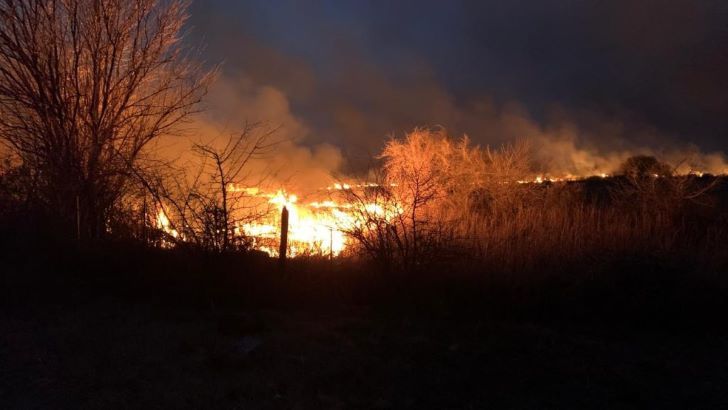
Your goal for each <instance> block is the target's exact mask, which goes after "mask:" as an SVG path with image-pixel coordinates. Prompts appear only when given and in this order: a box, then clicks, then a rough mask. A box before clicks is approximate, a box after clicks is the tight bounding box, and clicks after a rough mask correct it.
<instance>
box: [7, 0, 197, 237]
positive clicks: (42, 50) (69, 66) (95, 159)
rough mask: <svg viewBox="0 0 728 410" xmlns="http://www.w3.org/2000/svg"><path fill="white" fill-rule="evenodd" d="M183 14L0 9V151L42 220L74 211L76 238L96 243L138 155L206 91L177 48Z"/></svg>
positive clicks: (41, 4) (125, 5) (159, 1)
mask: <svg viewBox="0 0 728 410" xmlns="http://www.w3.org/2000/svg"><path fill="white" fill-rule="evenodd" d="M187 5H188V2H187V1H185V0H130V1H129V0H0V139H1V140H2V142H4V143H5V144H6V145H8V146H10V147H11V148H12V150H13V152H14V153H15V154H16V155H17V156H18V157H20V158H21V159H22V161H23V163H24V164H26V165H27V166H29V167H31V168H32V169H34V170H37V172H38V173H39V175H41V176H42V178H43V182H44V184H43V192H42V194H43V195H44V196H45V199H46V201H47V204H48V207H49V209H52V210H53V211H54V212H55V213H56V214H57V215H58V216H60V217H61V218H64V219H66V220H69V221H70V220H72V219H74V217H75V216H76V213H77V212H79V211H80V213H79V214H80V216H81V221H80V222H81V227H82V231H83V233H84V235H85V236H89V237H99V236H101V235H103V233H104V231H105V226H104V225H105V223H106V217H107V213H108V211H109V209H110V208H111V207H112V206H113V204H114V203H115V202H116V201H117V200H118V199H119V196H120V195H121V194H122V192H123V189H124V186H125V185H126V184H128V183H129V182H130V180H131V179H132V178H133V176H134V174H135V172H134V168H135V167H136V166H137V164H138V162H139V160H140V158H142V157H143V155H144V148H145V147H146V146H147V145H148V144H149V142H150V141H153V140H154V139H155V138H157V137H159V136H161V135H164V134H171V133H174V132H175V131H176V130H178V126H179V125H180V124H181V123H183V122H184V121H185V120H186V119H187V118H188V117H189V115H190V114H192V113H194V112H195V111H196V110H197V107H198V103H199V102H200V100H201V97H202V95H203V94H204V93H205V91H206V84H207V83H208V80H209V79H210V78H211V75H210V74H211V73H210V72H206V71H205V70H203V69H202V68H201V66H200V65H198V64H196V63H194V62H192V60H191V58H190V56H189V54H188V53H187V52H186V49H185V48H184V47H183V46H182V43H181V30H182V28H183V26H184V24H185V22H186V20H187V11H186V10H187ZM77 204H78V205H77ZM79 205H80V209H76V208H77V207H78V206H79Z"/></svg>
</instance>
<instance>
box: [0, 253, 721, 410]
mask: <svg viewBox="0 0 728 410" xmlns="http://www.w3.org/2000/svg"><path fill="white" fill-rule="evenodd" d="M120 264H121V261H116V262H115V263H114V264H112V265H120ZM41 265H42V264H41ZM28 266H29V267H28ZM28 266H26V267H25V268H22V269H20V270H17V269H16V270H17V271H16V273H17V274H18V275H20V276H19V277H23V278H26V280H21V281H20V282H22V283H19V282H17V281H13V280H6V282H5V284H6V285H9V286H6V287H5V289H3V295H4V300H3V301H2V303H0V307H1V308H2V310H1V311H0V408H2V409H59V408H60V409H63V408H69V409H79V408H100V409H112V408H190V409H216V408H221V409H235V408H240V409H268V408H270V409H279V408H280V409H297V408H298V409H311V408H313V409H318V408H362V409H364V408H381V409H386V408H393V409H394V408H412V409H420V408H437V409H445V408H465V409H468V408H554V409H561V408H680V409H684V408H725V407H726V405H728V332H726V331H725V330H724V329H725V322H724V319H722V318H721V319H715V320H713V319H707V320H706V317H705V315H703V316H701V318H700V320H696V321H695V322H693V321H692V320H691V319H690V317H688V318H687V320H680V321H679V323H672V321H671V320H670V318H669V317H668V318H667V320H665V318H658V317H656V316H655V319H656V320H657V319H661V320H657V321H658V322H659V323H660V324H659V325H656V326H653V325H652V323H651V321H650V320H644V318H642V319H641V320H639V321H631V320H629V317H627V316H620V317H623V318H624V319H625V320H624V321H622V320H620V319H619V317H617V320H614V318H613V319H612V320H609V321H603V320H601V319H597V318H594V319H590V315H582V316H580V317H578V318H577V319H570V320H564V321H558V320H556V321H554V320H545V319H543V317H540V318H539V316H538V315H531V318H529V316H528V315H526V316H523V317H518V318H517V317H511V318H509V317H507V315H501V316H493V315H488V314H487V312H486V311H484V312H483V314H481V313H480V312H472V311H471V312H464V311H462V310H457V309H453V310H449V309H444V310H443V309H430V310H420V309H419V308H418V307H417V305H415V306H410V307H409V308H406V309H392V310H389V309H387V308H381V307H377V305H376V304H371V303H370V304H361V303H339V302H332V303H329V304H326V305H320V306H315V307H311V308H308V307H307V303H310V302H306V301H305V300H304V301H303V302H302V303H299V304H297V305H295V306H293V305H291V306H282V305H277V306H273V307H263V306H262V305H263V304H259V303H256V304H254V305H249V306H246V304H244V303H242V304H238V303H225V304H220V303H212V304H210V303H207V301H208V299H210V300H213V299H215V298H214V297H213V298H207V299H206V297H201V298H200V301H201V302H200V303H198V302H190V303H187V302H188V300H187V297H188V296H187V295H194V294H195V292H194V291H191V290H190V289H187V290H184V291H179V292H171V293H170V292H164V291H162V288H161V287H159V286H160V284H159V283H157V284H156V285H152V284H146V285H144V287H145V289H146V290H145V291H144V292H141V291H140V290H139V289H136V290H133V291H129V290H127V291H123V292H108V291H103V290H102V289H104V288H107V287H109V286H111V285H110V284H109V283H106V284H98V283H97V284H96V285H93V286H86V285H83V286H82V285H79V286H75V285H73V283H76V282H74V281H73V280H71V279H68V277H67V276H64V275H65V274H62V273H60V272H59V273H58V278H61V279H57V280H56V281H55V282H53V281H49V283H46V284H45V285H44V286H40V285H38V286H39V287H42V289H43V291H42V292H36V291H35V286H36V285H34V283H35V282H34V281H33V280H30V279H27V278H28V277H32V275H31V274H30V273H29V272H30V270H32V269H36V268H37V266H36V267H34V266H35V265H33V264H30V265H28ZM29 269H30V270H29ZM59 269H60V268H59ZM124 269H127V267H125V266H117V270H124ZM174 271H175V272H176V271H178V269H175V270H174ZM53 273H54V274H55V273H56V272H53ZM116 274H118V272H116V273H115V275H116ZM76 279H77V278H76ZM76 279H74V280H76ZM165 280H167V279H165ZM307 280H309V279H307ZM309 281H310V280H309ZM133 282H137V279H134V280H133ZM69 284H70V285H69ZM10 285H11V286H10ZM84 286H86V287H84ZM296 287H297V288H298V287H300V286H298V285H297V286H296ZM155 289H156V291H158V294H159V296H158V297H157V296H155V295H156V294H155ZM322 289H323V290H320V291H321V293H322V294H323V293H325V292H329V290H331V291H332V292H333V289H329V288H325V287H324V288H322ZM199 292H200V293H202V294H204V295H207V296H209V295H210V294H212V293H210V292H211V291H210V290H209V289H207V290H200V291H199ZM261 292H263V291H262V290H253V291H251V292H250V293H249V294H248V297H251V298H252V296H253V295H254V294H255V293H261ZM142 293H143V295H141V294H142ZM329 293H331V292H329ZM140 295H141V296H140ZM228 296H229V295H228ZM191 297H192V296H190V298H191ZM308 297H309V298H318V297H317V296H316V294H313V296H311V295H309V296H308ZM220 300H222V299H220ZM310 304H312V305H314V304H313V303H310ZM223 305H224V306H223ZM255 305H257V306H255ZM271 305H274V304H271ZM507 307H508V306H501V308H502V309H506V308H507ZM483 309H487V308H485V307H483ZM666 315H672V313H666Z"/></svg>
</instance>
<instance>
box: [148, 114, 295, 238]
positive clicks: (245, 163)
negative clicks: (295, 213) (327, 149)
mask: <svg viewBox="0 0 728 410" xmlns="http://www.w3.org/2000/svg"><path fill="white" fill-rule="evenodd" d="M276 131H277V128H267V127H264V126H263V125H261V124H257V123H256V124H246V125H245V126H244V127H243V130H242V131H240V132H239V133H237V134H231V135H229V137H228V138H226V139H223V140H222V141H220V140H219V139H218V141H217V143H204V144H203V143H198V144H195V145H194V146H193V148H192V150H193V152H194V153H196V154H197V157H198V159H199V160H198V161H195V166H194V167H190V166H188V165H186V166H183V167H182V168H180V167H175V166H173V167H170V168H168V169H169V172H167V173H166V174H160V173H159V171H158V170H157V171H156V172H157V173H156V174H153V175H146V176H144V177H143V179H144V181H146V182H147V184H148V190H149V191H150V192H153V193H154V197H155V200H156V204H157V206H158V207H159V208H160V209H161V210H162V212H164V214H165V215H164V218H167V224H168V226H167V227H166V228H167V230H168V231H169V232H167V233H168V234H169V233H170V232H173V233H174V235H173V237H171V238H167V239H168V240H169V241H173V242H176V243H187V244H193V245H195V246H198V247H200V248H203V249H207V250H211V251H216V252H222V251H228V250H233V249H240V248H245V247H247V243H245V240H246V239H247V238H245V235H244V232H241V230H240V227H241V226H242V225H244V224H245V223H248V222H251V221H254V220H257V219H259V218H261V217H263V216H265V215H267V214H268V212H269V209H268V201H267V198H264V201H263V204H261V198H259V197H257V196H256V195H255V193H254V192H249V189H248V188H246V186H248V185H251V186H259V185H260V184H261V183H263V182H264V180H265V178H267V177H268V176H269V174H268V172H266V170H260V169H255V170H254V169H253V168H252V167H251V165H252V164H251V163H252V162H253V161H255V160H260V159H264V158H265V157H266V156H268V155H270V153H271V151H272V150H273V148H275V147H276V146H277V145H278V144H279V143H280V142H281V141H280V139H277V138H275V134H276ZM221 142H222V143H221ZM190 170H192V171H193V172H194V173H193V174H189V173H188V172H187V171H190ZM253 189H255V188H253Z"/></svg>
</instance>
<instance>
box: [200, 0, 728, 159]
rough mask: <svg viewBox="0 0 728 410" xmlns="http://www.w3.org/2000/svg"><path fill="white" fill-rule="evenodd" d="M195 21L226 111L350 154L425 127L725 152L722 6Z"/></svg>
mask: <svg viewBox="0 0 728 410" xmlns="http://www.w3.org/2000/svg"><path fill="white" fill-rule="evenodd" d="M191 27H192V28H191V30H190V33H189V35H188V36H187V40H188V41H190V42H192V43H195V44H204V45H205V49H204V51H203V53H202V54H203V56H204V59H205V60H206V61H207V62H208V63H222V75H221V79H220V81H219V84H218V86H217V89H216V90H212V91H211V94H210V99H209V106H210V107H211V109H212V110H213V111H214V110H216V112H218V114H214V115H222V114H219V112H222V111H221V110H220V108H224V109H227V110H228V115H232V116H233V117H235V116H236V115H239V116H240V117H241V118H247V119H251V120H268V121H271V122H279V123H281V124H282V125H283V126H284V127H285V128H286V129H287V130H288V132H290V133H291V135H292V136H293V137H295V138H298V139H299V140H300V141H301V143H302V144H312V145H313V144H321V143H330V144H333V145H334V146H336V147H339V148H340V149H342V151H343V152H344V153H345V156H347V157H355V156H356V155H358V154H362V153H371V152H375V151H376V150H377V149H378V148H379V147H380V146H381V143H382V141H383V140H384V139H385V138H386V137H387V136H388V135H392V134H394V135H400V134H401V133H403V132H405V131H408V130H411V129H412V128H413V127H415V126H444V127H446V128H447V129H448V130H449V131H450V132H451V133H453V134H457V135H459V134H462V133H467V134H468V135H470V136H471V137H472V138H473V139H474V140H475V141H476V142H479V143H489V144H497V143H500V142H504V141H508V140H510V139H512V138H516V137H530V136H531V135H528V134H530V133H541V134H543V135H551V134H554V135H556V137H555V138H558V135H561V136H562V137H563V135H565V134H564V132H563V130H564V129H569V130H570V131H569V133H568V135H569V137H568V138H572V139H576V140H577V142H576V144H577V145H589V146H594V147H598V148H599V149H601V150H613V149H618V148H624V147H640V146H652V147H654V146H658V145H664V146H683V145H688V144H689V145H695V146H698V147H700V149H701V150H703V151H715V150H720V151H728V138H726V137H728V115H726V114H728V2H726V1H720V0H647V1H645V0H640V1H634V0H609V1H607V0H604V1H601V0H582V1H578V0H562V1H548V0H530V1H528V0H523V1H487V0H481V1H344V0H330V1H315V2H314V1H292V0H276V1H270V0H255V1H245V2H242V1H233V0H204V1H202V0H196V1H194V2H193V5H192V8H191ZM272 95H273V97H272ZM269 105H272V107H269ZM227 120H230V118H228V119H227ZM558 130H561V131H558Z"/></svg>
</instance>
